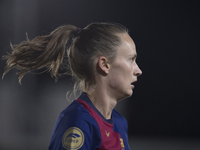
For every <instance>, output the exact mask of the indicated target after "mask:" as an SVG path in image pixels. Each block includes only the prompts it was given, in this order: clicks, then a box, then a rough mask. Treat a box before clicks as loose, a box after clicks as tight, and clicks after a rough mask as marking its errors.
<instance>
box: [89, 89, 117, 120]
mask: <svg viewBox="0 0 200 150" xmlns="http://www.w3.org/2000/svg"><path fill="white" fill-rule="evenodd" d="M102 89H104V88H102V87H98V86H96V87H95V88H93V89H92V90H90V91H88V92H87V95H88V97H89V98H90V100H91V101H92V103H93V105H94V106H95V107H96V108H97V109H98V111H99V112H100V113H101V114H102V115H103V116H104V118H105V119H111V114H112V110H113V109H114V107H115V106H116V104H117V100H116V99H114V98H112V97H110V96H109V94H108V93H107V92H106V91H105V90H102Z"/></svg>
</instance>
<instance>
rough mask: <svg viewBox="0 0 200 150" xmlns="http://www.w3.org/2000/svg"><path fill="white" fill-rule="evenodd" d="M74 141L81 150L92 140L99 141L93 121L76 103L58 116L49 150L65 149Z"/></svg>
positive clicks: (96, 127) (97, 129)
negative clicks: (55, 148)
mask: <svg viewBox="0 0 200 150" xmlns="http://www.w3.org/2000/svg"><path fill="white" fill-rule="evenodd" d="M94 135H95V136H94ZM75 139H76V142H77V141H78V143H79V146H80V147H82V148H83V147H85V146H87V145H89V144H88V143H92V142H91V141H93V140H94V139H96V140H97V139H98V140H97V141H100V131H99V127H98V125H97V123H96V121H95V119H94V118H93V117H92V116H91V115H90V113H89V112H88V111H87V110H86V109H85V108H84V107H82V105H81V104H80V103H78V102H77V101H74V102H72V103H71V104H70V105H69V106H68V107H67V108H66V109H65V110H63V111H62V112H61V114H60V115H59V118H58V120H57V122H56V125H55V127H54V130H53V133H52V137H51V141H50V148H52V149H54V148H53V147H60V148H61V147H62V148H63V147H64V148H67V146H68V145H69V144H73V141H74V140H75ZM58 149H59V148H58Z"/></svg>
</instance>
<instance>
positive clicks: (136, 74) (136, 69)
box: [134, 64, 142, 76]
mask: <svg viewBox="0 0 200 150" xmlns="http://www.w3.org/2000/svg"><path fill="white" fill-rule="evenodd" d="M134 75H135V76H140V75H142V70H141V69H140V68H139V67H138V65H137V64H136V68H135V70H134Z"/></svg>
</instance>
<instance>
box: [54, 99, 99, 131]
mask: <svg viewBox="0 0 200 150" xmlns="http://www.w3.org/2000/svg"><path fill="white" fill-rule="evenodd" d="M85 123H90V124H93V125H94V126H95V125H96V121H95V119H94V118H93V117H92V116H91V115H90V113H89V112H88V111H87V110H86V109H85V108H84V107H82V105H81V104H80V103H78V102H77V101H74V102H72V104H70V105H69V106H68V107H67V108H66V109H65V110H63V111H62V112H61V113H60V115H59V118H58V120H57V123H56V125H57V126H58V128H59V129H62V126H65V127H64V128H66V127H73V126H77V127H82V126H84V124H85Z"/></svg>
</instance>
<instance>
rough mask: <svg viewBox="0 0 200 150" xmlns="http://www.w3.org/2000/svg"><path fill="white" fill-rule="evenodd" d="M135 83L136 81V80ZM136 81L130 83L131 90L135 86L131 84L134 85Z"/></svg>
mask: <svg viewBox="0 0 200 150" xmlns="http://www.w3.org/2000/svg"><path fill="white" fill-rule="evenodd" d="M136 81H137V80H136ZM136 81H134V82H132V83H131V88H132V89H134V87H135V85H133V83H135V82H136Z"/></svg>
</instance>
